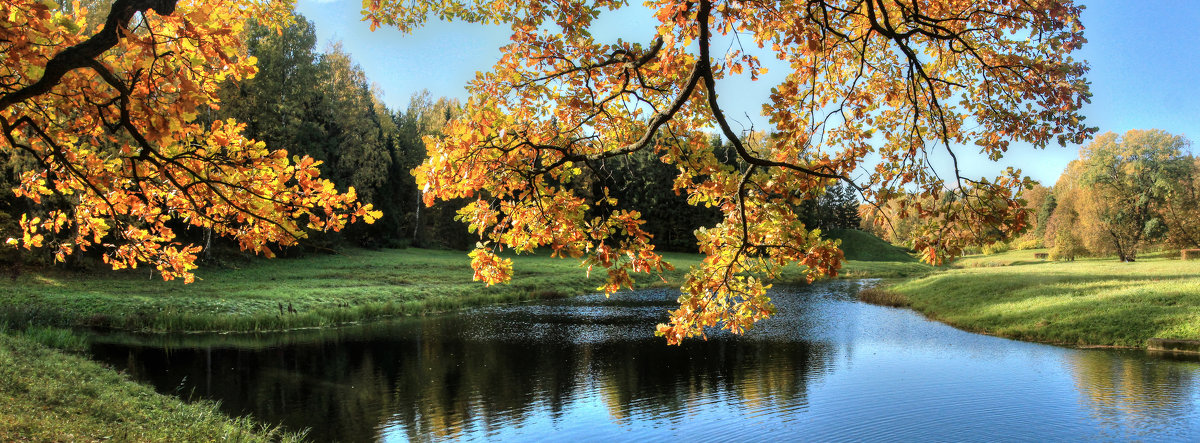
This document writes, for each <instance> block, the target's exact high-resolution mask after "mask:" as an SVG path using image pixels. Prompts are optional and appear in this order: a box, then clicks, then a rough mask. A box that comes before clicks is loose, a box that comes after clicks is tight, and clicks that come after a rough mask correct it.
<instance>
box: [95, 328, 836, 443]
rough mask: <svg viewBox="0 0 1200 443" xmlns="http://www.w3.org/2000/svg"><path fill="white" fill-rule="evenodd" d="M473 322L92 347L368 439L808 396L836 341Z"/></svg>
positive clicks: (234, 402) (276, 414) (300, 423)
mask: <svg viewBox="0 0 1200 443" xmlns="http://www.w3.org/2000/svg"><path fill="white" fill-rule="evenodd" d="M476 326H477V325H476ZM466 327H469V325H466V324H464V323H463V322H461V321H457V320H456V319H454V318H446V319H431V320H428V321H424V322H420V323H408V324H406V325H404V326H402V327H396V328H392V329H391V330H378V331H372V332H370V333H367V334H364V336H360V337H348V336H343V337H340V338H338V339H336V340H331V341H326V342H319V343H311V342H309V343H297V344H293V345H289V346H285V347H282V348H276V349H258V350H235V349H222V348H210V349H211V350H206V349H203V348H202V349H195V348H187V349H178V350H173V351H170V352H169V353H168V352H165V351H163V350H162V349H160V348H147V347H115V346H110V347H108V348H106V347H105V346H104V345H97V346H96V348H95V349H94V353H95V354H96V356H97V358H100V359H104V360H107V361H108V362H110V364H113V365H114V366H116V367H117V368H118V369H122V370H125V371H127V372H129V373H130V374H131V375H132V376H134V377H135V378H137V379H141V380H147V381H150V382H151V383H153V384H154V385H156V386H158V388H159V390H160V391H165V392H180V393H181V394H182V395H183V396H184V397H187V396H188V393H189V392H194V394H195V395H196V396H200V397H207V398H213V399H217V400H220V401H221V402H222V408H223V409H224V410H226V411H227V412H230V413H233V414H245V413H250V414H253V415H254V416H255V417H257V418H259V419H261V420H263V421H266V422H275V423H277V422H282V423H283V424H284V425H285V426H286V427H288V428H290V429H303V428H309V427H311V428H313V431H312V433H310V437H311V438H313V439H315V440H317V441H329V440H341V441H362V440H371V439H374V438H377V437H378V435H379V432H381V431H382V430H387V431H389V432H401V433H402V434H403V435H404V436H406V437H408V438H409V439H414V440H428V439H431V438H432V439H435V440H440V439H446V438H453V437H455V436H461V435H463V434H464V433H475V432H482V433H484V434H487V433H489V432H491V431H494V430H497V429H499V428H501V427H505V428H512V427H519V426H521V425H523V424H525V423H526V422H528V421H530V420H545V419H547V417H546V416H547V415H548V419H549V420H552V421H557V420H560V419H561V418H562V416H563V415H564V413H565V412H568V411H569V410H570V409H571V408H572V407H573V405H574V404H576V403H577V402H582V401H585V400H588V399H589V397H590V396H594V395H599V396H600V400H602V401H603V402H604V404H605V406H606V407H607V408H608V410H609V413H610V414H611V416H612V418H613V419H617V420H621V419H624V418H628V417H631V416H634V417H637V416H641V417H647V416H648V415H646V414H651V415H650V416H659V415H674V414H676V413H680V412H686V411H687V409H688V405H692V404H696V403H698V402H700V401H703V400H706V399H708V400H711V399H714V398H719V399H726V400H735V399H740V400H741V404H742V405H744V406H746V407H750V408H758V407H764V406H778V405H796V404H802V403H804V402H805V401H806V400H805V392H806V389H807V388H806V386H807V383H808V381H809V377H810V374H814V373H818V374H819V373H823V372H824V371H821V370H820V369H821V368H822V367H824V366H827V365H828V364H830V361H831V358H830V357H829V354H830V350H829V349H827V348H824V347H813V346H811V345H808V344H805V343H760V342H754V341H749V340H740V339H739V340H731V339H728V338H715V339H712V340H710V341H693V342H688V343H685V344H684V345H683V346H681V347H666V346H665V345H664V344H663V342H662V341H661V339H656V338H646V339H641V340H623V341H622V340H618V341H602V342H599V343H578V342H573V341H570V340H564V341H553V340H496V339H491V338H488V337H486V336H485V337H481V338H464V337H463V336H464V334H463V330H464V328H466ZM210 368H211V369H210Z"/></svg>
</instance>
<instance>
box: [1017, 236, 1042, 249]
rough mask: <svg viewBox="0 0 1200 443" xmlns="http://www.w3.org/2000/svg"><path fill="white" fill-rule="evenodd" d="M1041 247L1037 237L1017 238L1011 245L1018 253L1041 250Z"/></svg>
mask: <svg viewBox="0 0 1200 443" xmlns="http://www.w3.org/2000/svg"><path fill="white" fill-rule="evenodd" d="M1042 246H1043V245H1042V239H1041V238H1038V237H1025V238H1019V239H1017V240H1016V241H1014V242H1013V244H1012V248H1013V249H1016V250H1018V251H1024V250H1027V249H1041V248H1042Z"/></svg>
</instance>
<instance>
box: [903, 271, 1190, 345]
mask: <svg viewBox="0 0 1200 443" xmlns="http://www.w3.org/2000/svg"><path fill="white" fill-rule="evenodd" d="M1034 252H1035V251H1012V252H1006V253H1003V254H996V255H992V256H983V257H980V256H976V257H967V258H964V259H960V260H958V261H956V262H955V263H954V265H955V266H958V267H960V269H952V270H947V271H945V272H941V273H937V274H934V275H930V276H927V277H924V278H918V279H914V280H910V281H906V282H903V283H900V284H897V285H895V286H893V287H891V288H890V290H892V291H895V292H898V293H900V294H902V295H904V296H906V297H907V298H908V299H909V301H910V302H911V305H912V308H913V309H915V310H917V311H920V312H923V313H925V314H926V315H927V316H929V317H930V318H932V319H935V320H938V321H942V322H945V323H948V324H950V325H953V326H956V327H959V328H961V329H965V330H968V331H975V332H983V333H988V334H994V335H999V336H1004V337H1010V338H1015V339H1021V340H1029V341H1039V342H1046V343H1056V344H1067V345H1080V346H1121V347H1144V346H1145V343H1146V340H1147V339H1150V338H1153V337H1161V338H1175V339H1200V261H1186V262H1185V261H1179V260H1171V259H1166V258H1150V259H1145V260H1139V261H1137V262H1134V263H1120V262H1117V261H1116V260H1115V259H1112V258H1106V259H1079V260H1076V261H1074V262H1049V261H1040V260H1034V259H1032V257H1033V253H1034Z"/></svg>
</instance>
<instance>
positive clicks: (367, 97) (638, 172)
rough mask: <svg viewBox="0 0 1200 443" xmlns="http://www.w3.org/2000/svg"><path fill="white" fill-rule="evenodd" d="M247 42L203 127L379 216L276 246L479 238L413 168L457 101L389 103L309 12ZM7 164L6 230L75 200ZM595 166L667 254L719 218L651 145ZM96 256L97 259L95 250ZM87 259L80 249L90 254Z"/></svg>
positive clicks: (838, 197) (1, 206)
mask: <svg viewBox="0 0 1200 443" xmlns="http://www.w3.org/2000/svg"><path fill="white" fill-rule="evenodd" d="M245 38H246V40H247V47H248V50H249V55H251V56H254V57H256V58H257V59H258V67H259V72H258V74H257V75H256V76H255V77H254V78H253V79H250V80H246V81H243V82H240V83H236V84H232V83H231V84H227V85H225V86H224V89H223V91H222V102H221V103H220V107H219V109H215V110H209V111H207V112H206V113H205V114H202V115H200V116H199V117H198V118H199V119H200V120H201V122H202V123H209V122H212V121H216V120H224V119H229V118H232V119H235V120H237V121H239V122H242V123H244V124H245V125H246V134H247V136H249V137H251V138H254V139H257V140H261V141H263V142H265V143H266V145H267V147H268V148H270V149H286V150H287V151H288V152H289V154H291V155H293V156H296V155H307V156H311V157H313V158H315V159H317V160H320V161H322V162H323V163H324V164H323V165H322V166H321V171H322V174H323V176H324V177H326V178H328V179H330V180H331V181H333V182H334V183H336V184H337V185H338V187H339V188H340V189H341V190H343V191H344V190H346V189H348V188H349V187H354V189H355V191H356V192H357V194H358V196H359V198H360V199H361V200H363V201H365V202H369V203H371V204H373V205H374V206H375V208H376V209H379V210H380V211H382V212H383V214H384V215H383V218H381V219H380V220H378V221H376V222H375V223H374V224H372V225H365V224H357V225H353V226H352V227H350V228H348V229H346V230H345V231H342V232H338V233H324V232H313V233H310V235H309V238H307V239H305V240H304V241H302V242H301V246H300V247H296V248H290V249H289V250H285V251H280V252H282V253H284V254H293V255H294V254H298V253H303V252H304V251H314V250H316V251H320V250H336V249H337V248H340V247H345V246H358V247H368V248H396V247H407V246H417V247H426V248H451V249H466V248H468V247H470V246H472V245H474V244H475V242H476V241H477V239H478V238H477V236H475V235H474V234H470V233H468V232H467V229H466V226H465V225H464V224H462V223H460V222H458V221H457V220H455V215H456V212H457V210H458V209H459V208H461V207H462V206H463V205H464V204H465V203H466V202H465V201H459V202H447V203H439V204H438V205H435V206H434V207H424V206H423V205H422V204H420V191H421V190H420V189H418V188H417V186H416V183H415V180H414V178H413V176H412V174H411V173H410V171H411V170H412V169H413V168H415V167H416V166H417V165H419V164H420V163H421V162H422V161H424V159H425V158H426V149H425V144H424V143H423V141H422V138H423V137H425V136H428V135H437V134H438V133H439V131H441V129H442V127H443V125H444V124H445V123H446V121H447V120H449V119H451V118H454V117H455V116H456V115H458V114H459V112H460V109H461V108H460V104H459V102H458V101H457V100H455V99H446V98H433V97H431V96H430V95H429V94H428V93H427V92H424V93H420V94H417V95H415V96H413V97H412V99H411V101H410V103H409V105H408V108H407V109H404V110H394V109H389V108H388V107H387V106H385V105H384V104H383V101H382V100H381V97H380V91H379V90H377V89H376V88H374V87H373V85H372V83H371V81H370V79H368V78H367V76H366V74H365V73H364V72H363V70H362V69H361V68H360V67H359V66H358V65H357V64H356V63H355V62H354V61H353V60H352V59H351V58H350V56H349V54H347V53H346V52H345V50H343V49H342V47H341V46H340V45H339V44H333V45H331V46H330V47H328V48H327V49H326V50H325V51H324V52H320V51H318V50H317V49H316V43H317V37H316V34H315V32H314V27H313V24H312V22H310V21H308V20H306V19H304V18H303V17H297V20H296V21H295V23H294V24H293V25H291V26H289V27H288V28H285V29H283V31H282V32H281V33H276V32H274V31H271V30H268V29H266V28H263V27H260V26H255V25H250V26H248V28H247V31H246V35H245ZM712 143H713V145H714V147H720V148H723V150H725V151H729V150H731V149H732V148H731V147H729V146H723V143H722V141H721V139H720V138H717V137H714V138H713V140H712ZM730 152H731V151H730ZM0 167H2V168H0V237H3V238H7V237H12V236H14V235H17V233H18V232H19V229H18V226H17V223H18V220H19V218H20V216H21V214H23V213H27V212H28V213H31V214H35V215H36V214H39V213H45V212H46V211H48V210H50V209H54V208H63V207H70V206H71V204H72V200H71V198H70V196H51V197H49V198H46V199H44V200H43V202H42V203H41V204H37V205H34V204H33V203H32V202H31V201H28V200H25V199H18V198H15V197H14V196H13V194H12V192H11V189H12V188H13V187H14V186H15V185H16V183H17V182H18V178H19V176H20V174H21V173H22V172H23V171H26V170H31V169H35V170H36V169H37V165H35V164H33V163H32V161H31V160H30V159H28V158H24V157H22V156H21V155H20V154H14V155H13V156H12V157H8V158H0ZM600 170H601V171H604V173H602V174H598V176H594V177H588V178H587V179H585V180H580V183H581V185H580V186H581V189H580V190H579V192H580V193H581V194H583V195H589V196H590V195H591V194H593V193H599V192H602V190H603V189H605V188H607V190H608V193H609V196H611V197H614V198H617V199H618V200H620V201H621V202H623V203H622V204H623V205H628V206H630V207H632V208H633V209H636V210H638V211H640V212H641V213H642V217H643V219H645V220H646V221H647V223H646V225H645V228H646V229H647V231H649V232H650V233H652V234H653V235H654V241H655V244H657V245H658V248H659V249H660V250H667V251H695V249H696V246H695V241H696V239H695V237H694V235H693V231H694V230H696V228H698V227H701V226H711V225H713V224H715V223H717V222H718V221H719V220H720V217H721V213H720V211H718V210H717V209H716V208H706V207H697V206H692V205H689V204H688V203H687V196H686V195H679V194H677V193H676V192H675V191H674V181H675V178H676V176H677V174H678V171H677V170H675V168H674V167H672V166H670V165H667V164H665V163H663V162H661V161H659V159H658V158H657V157H656V154H654V153H653V152H650V151H649V150H645V151H642V152H637V153H634V154H633V155H630V156H626V157H623V158H619V159H609V160H607V161H606V163H605V164H604V165H603V167H602V168H600ZM593 197H595V196H593ZM797 210H798V211H800V213H801V214H802V216H801V219H802V220H803V221H804V222H805V223H806V225H808V226H810V227H820V228H823V229H826V230H828V229H834V228H858V226H859V217H858V201H857V199H856V198H855V195H854V193H853V192H852V191H851V190H850V188H848V187H842V186H833V187H831V188H830V190H829V192H827V193H826V194H824V195H823V196H821V197H820V198H819V199H818V200H815V201H807V202H805V203H804V204H803V205H802V206H801V207H800V208H797ZM181 226H182V224H181ZM178 232H180V233H181V235H182V238H180V239H179V241H180V242H186V243H194V244H200V245H205V246H207V247H206V249H205V252H203V254H204V257H202V258H206V259H213V258H220V257H221V256H228V255H231V254H234V255H236V254H240V253H239V252H237V250H236V247H235V246H234V245H232V244H225V243H223V242H222V241H221V239H219V238H213V237H212V236H211V233H208V232H203V230H201V229H197V228H190V229H180V230H178ZM47 243H51V242H47ZM214 251H216V252H215V254H214ZM91 252H92V255H91V257H93V258H94V257H95V256H96V255H97V254H98V252H100V251H91ZM48 254H49V252H48V251H31V252H21V251H16V250H14V249H13V248H11V247H7V248H3V250H0V262H13V261H35V262H43V263H44V262H49V261H50V260H51V258H52V257H49V256H48ZM86 257H88V255H87V254H83V255H82V259H83V260H86ZM80 259H81V258H70V260H73V261H74V260H80Z"/></svg>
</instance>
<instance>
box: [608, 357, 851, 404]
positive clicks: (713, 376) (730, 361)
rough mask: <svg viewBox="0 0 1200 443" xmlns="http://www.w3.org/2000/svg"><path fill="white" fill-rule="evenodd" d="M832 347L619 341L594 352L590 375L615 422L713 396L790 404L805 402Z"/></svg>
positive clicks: (710, 398) (751, 402) (728, 399)
mask: <svg viewBox="0 0 1200 443" xmlns="http://www.w3.org/2000/svg"><path fill="white" fill-rule="evenodd" d="M656 345H657V346H656ZM831 351H832V350H831V349H830V348H828V347H826V346H822V345H810V344H808V343H803V342H785V343H765V342H753V341H745V340H738V339H727V338H723V339H715V340H709V341H690V342H684V344H683V345H682V346H680V347H671V348H666V349H664V348H663V347H662V342H661V340H647V341H646V342H634V343H620V344H616V345H612V346H607V347H604V349H603V350H602V351H600V352H602V353H603V354H604V355H603V356H602V357H601V358H599V359H597V365H598V366H600V367H599V368H597V372H599V374H598V376H597V379H599V380H600V381H601V383H602V384H603V387H602V388H601V389H602V390H603V391H602V394H603V398H604V402H605V406H606V407H607V408H608V411H609V414H610V415H612V417H613V418H615V419H618V420H623V419H626V418H629V417H631V416H656V417H658V416H675V415H676V412H678V413H686V411H687V410H688V409H689V408H691V407H692V406H693V405H696V404H699V403H704V402H707V401H712V400H714V399H722V400H727V401H736V400H740V403H741V404H742V405H744V406H745V407H748V408H751V409H761V408H764V407H768V406H774V407H780V406H797V405H803V404H806V403H807V397H806V395H807V387H808V383H809V381H810V378H811V377H812V376H813V374H823V373H824V371H823V370H822V369H823V368H824V367H825V366H827V365H829V364H831V363H832V358H831V355H832V352H831Z"/></svg>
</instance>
